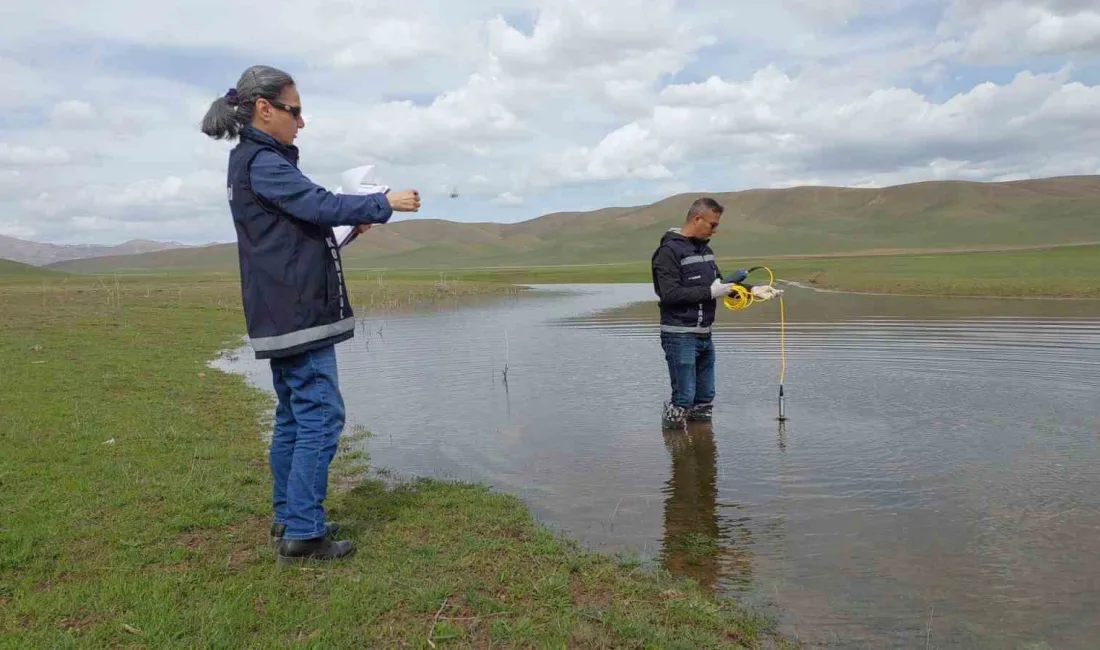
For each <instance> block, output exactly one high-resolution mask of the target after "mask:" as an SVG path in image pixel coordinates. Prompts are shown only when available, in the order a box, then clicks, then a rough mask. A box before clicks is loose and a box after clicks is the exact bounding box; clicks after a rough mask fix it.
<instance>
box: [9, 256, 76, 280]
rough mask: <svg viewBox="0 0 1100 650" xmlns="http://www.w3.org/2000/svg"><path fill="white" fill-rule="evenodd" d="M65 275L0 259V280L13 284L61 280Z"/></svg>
mask: <svg viewBox="0 0 1100 650" xmlns="http://www.w3.org/2000/svg"><path fill="white" fill-rule="evenodd" d="M65 275H66V274H65V273H63V272H61V271H55V270H53V269H46V268H42V267H40V266H32V265H30V264H22V263H20V262H13V261H11V260H5V259H0V280H4V281H8V282H13V281H18V280H24V281H25V280H34V279H42V278H57V279H60V278H63V277H65Z"/></svg>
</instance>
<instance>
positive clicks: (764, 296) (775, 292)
mask: <svg viewBox="0 0 1100 650" xmlns="http://www.w3.org/2000/svg"><path fill="white" fill-rule="evenodd" d="M781 295H783V290H782V289H776V288H775V287H772V286H768V285H766V284H765V285H761V286H758V287H753V288H752V297H753V299H754V300H771V299H772V298H776V297H778V296H781Z"/></svg>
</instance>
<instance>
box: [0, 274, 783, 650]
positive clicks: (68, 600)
mask: <svg viewBox="0 0 1100 650" xmlns="http://www.w3.org/2000/svg"><path fill="white" fill-rule="evenodd" d="M507 291H508V289H507V287H505V286H499V285H498V286H487V285H467V284H462V283H459V284H454V283H452V284H450V285H449V288H446V287H445V288H442V289H441V288H440V287H439V286H437V285H436V284H435V283H409V284H403V285H395V284H391V283H389V282H387V281H383V282H382V283H379V282H378V281H377V279H375V280H370V281H358V282H353V283H352V287H351V293H352V296H353V297H354V299H355V304H357V305H358V304H364V303H367V302H369V301H370V300H372V299H373V300H374V302H375V304H376V305H381V304H385V305H387V306H391V305H392V306H398V307H400V306H414V305H416V304H421V305H423V304H429V303H430V302H431V301H433V300H438V299H440V297H441V296H442V297H443V298H444V299H449V298H452V297H458V296H471V295H482V294H486V293H490V292H492V293H498V294H499V293H502V292H507ZM242 328H243V323H242V318H241V312H240V305H239V288H238V285H237V283H236V282H235V280H233V279H232V278H223V277H214V276H203V277H199V276H189V277H182V278H178V277H158V278H123V279H116V278H109V279H108V278H104V279H102V280H100V279H85V280H80V279H77V280H67V281H65V282H64V283H61V282H53V283H46V284H42V283H36V284H26V283H14V284H13V283H6V284H0V364H2V365H0V367H2V368H3V372H2V373H0V395H3V399H2V400H0V438H2V443H3V448H4V453H3V454H2V455H0V494H3V499H0V646H3V647H13V648H14V647H58V648H64V647H93V648H98V647H118V646H126V647H157V648H161V647H207V646H217V647H246V646H247V647H286V646H314V647H353V646H356V647H362V646H364V645H365V646H374V647H398V646H400V647H430V645H431V644H435V645H436V646H439V647H484V646H486V645H488V644H489V643H490V642H491V643H492V644H493V645H495V646H500V647H507V646H511V647H515V646H544V645H550V646H557V647H560V646H563V645H570V646H580V647H669V648H672V647H683V648H698V647H718V646H722V647H736V646H738V645H745V646H755V645H758V644H760V643H763V642H764V640H765V639H769V638H770V637H771V636H772V632H771V631H770V627H769V625H768V623H767V622H766V621H765V620H764V619H762V618H759V617H757V616H755V615H752V614H750V613H747V612H745V611H742V610H740V609H738V608H737V606H736V605H735V604H734V603H732V602H730V601H721V600H716V599H713V598H711V597H709V596H707V595H706V594H705V593H704V592H703V591H701V590H700V589H699V588H698V587H697V586H696V585H695V583H692V582H689V581H686V580H678V579H674V578H672V577H671V576H669V575H667V574H664V573H663V572H655V573H654V572H646V571H643V570H641V569H638V568H635V567H633V566H631V565H629V564H626V565H624V564H621V563H619V562H617V561H616V560H614V559H613V558H610V557H605V556H601V555H593V554H588V553H584V552H581V551H580V550H579V549H578V548H577V547H576V546H575V545H573V544H572V543H570V542H569V541H567V540H563V539H560V538H558V537H556V536H554V535H551V534H550V533H549V532H547V531H546V530H544V529H543V528H541V527H540V526H538V525H537V524H536V523H535V522H534V521H533V519H532V517H531V516H530V514H529V513H528V511H527V510H526V509H525V508H524V506H523V504H522V502H521V501H519V500H518V499H516V498H513V497H511V496H506V495H501V494H497V493H494V492H491V491H489V490H487V489H485V488H484V487H481V486H477V485H468V484H461V483H448V482H434V481H422V482H416V483H412V484H404V485H401V486H398V487H396V488H387V487H384V486H383V485H382V484H381V483H379V482H376V481H374V480H364V479H361V478H359V477H360V472H359V470H360V469H361V464H362V463H363V462H364V461H365V460H366V459H364V458H362V457H360V456H356V455H353V454H349V453H347V448H346V442H347V441H345V449H344V452H345V453H343V454H342V455H340V456H338V458H339V459H340V460H339V462H338V466H337V467H336V470H335V471H336V476H334V479H333V482H334V485H336V486H337V487H338V489H336V490H335V492H334V493H333V494H332V497H331V500H330V503H329V507H330V513H331V516H332V518H333V519H334V520H337V521H341V522H342V523H344V524H345V525H346V526H347V527H348V531H349V535H350V536H351V538H353V539H354V540H355V541H357V542H358V545H359V549H360V550H359V553H358V554H357V555H356V556H355V557H354V558H352V559H351V560H349V561H347V562H345V563H341V564H338V565H333V566H328V567H321V568H310V569H305V570H303V569H291V570H282V571H280V570H277V569H276V568H275V563H274V556H273V551H272V550H271V549H270V548H269V547H268V546H267V545H266V541H267V539H266V533H267V527H268V523H269V489H270V488H269V478H268V470H267V466H266V456H265V445H264V443H263V441H262V436H263V434H264V432H265V430H266V427H267V425H266V423H265V422H264V419H265V417H266V415H265V414H266V413H268V412H269V409H270V407H271V398H270V397H269V396H268V394H266V393H264V392H263V391H259V390H256V389H252V388H249V387H248V386H247V384H246V383H245V381H244V380H243V378H241V377H239V376H235V375H227V374H223V373H220V372H217V371H214V370H211V369H210V368H208V367H207V365H206V362H207V360H209V359H211V358H212V357H214V356H215V354H216V353H217V351H219V350H221V349H225V348H227V347H232V346H235V345H237V344H238V342H239V340H240V335H241V333H242ZM351 437H352V436H350V435H349V436H348V438H349V439H350V438H351ZM779 643H780V644H782V642H781V641H780V642H779Z"/></svg>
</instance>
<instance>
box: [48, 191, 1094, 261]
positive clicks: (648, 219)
mask: <svg viewBox="0 0 1100 650" xmlns="http://www.w3.org/2000/svg"><path fill="white" fill-rule="evenodd" d="M708 195H709V196H713V197H715V198H717V199H718V201H719V202H721V203H722V204H723V205H725V206H726V213H725V216H724V217H723V219H722V226H721V228H720V229H719V232H718V235H717V236H716V238H715V240H714V243H713V247H714V248H715V250H716V251H717V252H718V254H719V255H720V256H736V257H774V256H777V255H819V254H844V253H860V252H880V251H895V250H896V251H902V250H910V251H911V250H946V249H996V248H1013V247H1028V246H1042V245H1059V244H1074V243H1084V242H1097V241H1100V176H1076V177H1059V178H1046V179H1036V180H1025V181H1011V182H1002V183H978V182H965V181H931V182H921V183H912V184H907V185H898V186H893V187H887V188H880V189H854V188H843V187H819V186H805V187H795V188H789V189H754V190H745V191H739V192H721V193H710V194H708ZM699 196H703V194H701V193H691V194H680V195H676V196H672V197H669V198H667V199H664V200H661V201H658V202H656V203H653V204H650V205H644V206H636V207H613V208H605V209H601V210H596V211H593V212H570V213H556V214H549V215H545V216H541V217H538V218H536V219H532V220H529V221H524V222H521V223H516V224H495V223H456V222H450V221H442V220H435V219H414V220H410V221H402V222H395V223H392V224H388V225H386V226H382V227H377V228H374V229H372V230H371V231H370V232H368V233H367V234H366V235H364V236H362V237H361V238H360V239H359V240H358V241H357V242H356V243H355V244H353V245H352V246H350V247H349V249H348V250H347V251H346V253H345V256H344V259H345V266H347V267H348V268H349V269H356V268H395V269H408V268H426V269H447V268H459V267H486V266H528V265H559V264H598V263H609V262H628V261H639V260H642V261H645V260H648V259H649V255H650V253H651V252H652V250H653V248H654V246H656V244H657V242H658V241H659V239H660V237H661V234H662V233H663V232H664V231H665V230H666V229H667V228H669V227H672V226H678V225H679V224H680V223H681V222H682V221H683V215H684V214H685V212H686V210H687V208H688V206H689V205H690V204H691V202H692V201H693V200H694V199H696V198H698V197H699ZM51 267H52V268H58V269H63V270H67V271H74V272H107V271H141V270H221V271H227V272H234V271H236V268H237V260H236V247H235V245H233V244H222V245H217V246H211V247H203V248H194V249H181V250H171V251H162V252H155V253H145V254H140V255H126V256H110V257H99V258H94V259H85V260H75V261H68V262H62V263H57V264H53V265H51Z"/></svg>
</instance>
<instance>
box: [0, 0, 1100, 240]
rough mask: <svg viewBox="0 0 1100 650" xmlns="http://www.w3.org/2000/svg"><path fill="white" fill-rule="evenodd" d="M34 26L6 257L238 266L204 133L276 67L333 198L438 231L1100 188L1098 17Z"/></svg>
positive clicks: (16, 92)
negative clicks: (1055, 184) (687, 208)
mask: <svg viewBox="0 0 1100 650" xmlns="http://www.w3.org/2000/svg"><path fill="white" fill-rule="evenodd" d="M8 4H9V5H10V6H9V7H6V8H5V10H4V20H3V21H2V23H0V80H2V81H3V82H4V84H3V85H4V88H5V92H3V93H2V94H0V234H2V235H8V236H13V237H21V238H25V239H31V240H35V241H42V242H54V243H117V242H121V241H124V240H127V239H132V238H138V237H140V238H152V239H160V240H175V241H179V242H184V243H206V242H211V241H232V240H233V237H234V235H233V228H232V225H231V223H230V218H229V214H228V210H227V206H226V204H225V190H224V187H225V178H224V175H225V161H226V154H227V151H228V148H229V146H231V145H229V144H227V143H225V142H214V141H211V140H209V139H208V138H206V137H205V136H204V135H203V134H202V133H201V132H200V131H199V129H198V125H199V122H200V120H201V118H202V116H203V114H204V113H205V111H206V108H207V107H208V106H209V104H210V102H211V101H212V100H214V99H215V98H216V97H218V96H220V95H222V94H224V92H225V91H226V89H228V88H229V87H230V86H232V85H233V84H235V82H236V80H237V78H238V77H239V75H240V73H241V72H242V71H243V70H244V69H245V68H246V67H248V66H249V65H251V64H253V63H265V64H269V65H275V66H278V67H281V68H283V69H284V70H286V71H288V72H290V73H291V74H292V75H293V76H294V77H295V78H296V80H297V82H298V87H299V91H300V92H301V94H302V98H303V103H304V106H305V118H306V128H305V129H304V130H303V131H302V133H301V135H300V136H299V139H298V145H299V146H300V147H301V149H302V161H301V167H302V169H303V171H304V172H305V173H306V174H307V175H309V176H310V177H311V178H313V180H315V181H316V182H318V183H321V184H322V185H325V186H327V187H330V188H334V187H335V186H336V184H337V182H338V176H339V172H340V171H341V170H343V169H346V168H348V167H351V166H355V165H360V164H368V163H373V164H375V165H377V169H378V170H379V173H380V175H381V179H382V181H383V182H386V183H388V184H390V185H392V186H394V187H396V188H404V187H415V188H417V189H419V190H420V191H421V193H422V194H423V198H424V204H423V208H422V211H421V213H420V214H419V215H418V217H419V218H424V217H437V218H444V219H453V220H458V221H504V222H514V221H519V220H524V219H529V218H533V217H536V216H538V215H540V214H544V213H546V212H551V211H556V210H578V209H592V208H598V207H601V206H606V205H633V204H642V203H647V202H650V201H653V200H656V199H659V198H662V197H664V196H667V195H669V194H673V193H676V192H681V191H688V190H692V191H729V190H737V189H745V188H753V187H782V186H790V185H796V184H807V183H812V184H834V185H846V186H881V185H890V184H896V183H903V182H909V181H915V180H926V179H948V178H950V179H973V180H1004V179H1016V178H1026V177H1039V176H1051V175H1060V174H1078V173H1085V174H1095V173H1100V85H1098V84H1100V56H1098V55H1100V6H1098V3H1097V2H1096V0H766V1H761V2H759V3H758V2H749V1H748V0H680V1H674V0H588V1H587V2H582V1H580V0H463V1H462V2H454V1H448V2H444V1H443V0H311V1H309V2H303V1H297V2H285V1H282V0H265V1H263V2H259V1H256V0H234V1H233V2H227V1H226V0H218V1H216V2H215V1H211V0H188V1H187V2H182V1H179V0H161V2H159V3H155V2H150V1H148V0H98V1H97V2H94V3H93V2H88V3H71V2H69V1H64V2H62V1H61V0H36V1H35V2H21V3H14V2H13V3H8ZM453 187H457V189H458V192H459V194H460V196H459V197H458V198H455V199H451V198H449V197H448V193H449V191H450V190H451V189H452V188H453Z"/></svg>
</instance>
